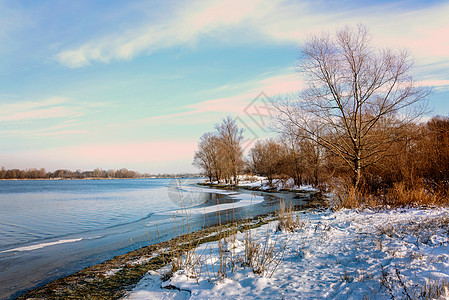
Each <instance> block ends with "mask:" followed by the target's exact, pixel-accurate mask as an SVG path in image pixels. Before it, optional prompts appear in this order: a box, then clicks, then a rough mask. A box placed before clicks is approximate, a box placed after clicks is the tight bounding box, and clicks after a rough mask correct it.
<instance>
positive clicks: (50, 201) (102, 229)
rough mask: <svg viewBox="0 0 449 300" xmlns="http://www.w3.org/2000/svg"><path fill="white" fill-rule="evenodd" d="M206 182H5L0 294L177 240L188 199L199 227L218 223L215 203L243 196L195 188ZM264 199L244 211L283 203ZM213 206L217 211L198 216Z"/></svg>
mask: <svg viewBox="0 0 449 300" xmlns="http://www.w3.org/2000/svg"><path fill="white" fill-rule="evenodd" d="M198 181H199V180H193V181H192V180H191V181H190V182H185V181H184V182H183V188H182V189H181V190H179V188H178V186H177V183H178V182H177V181H175V180H173V179H123V180H120V179H116V180H38V181H0V299H4V298H14V297H15V296H17V295H19V294H20V293H21V292H23V291H24V290H26V289H29V288H32V287H35V286H37V285H40V284H43V283H45V282H48V281H50V280H53V279H56V278H58V277H61V276H65V275H68V274H71V273H73V272H76V271H78V270H81V269H82V268H84V267H87V266H90V265H93V264H96V263H100V262H102V261H105V260H107V259H110V258H112V257H114V256H116V255H119V254H123V253H126V252H129V251H131V250H133V249H136V248H138V247H141V246H145V245H148V244H152V243H155V242H157V241H158V240H159V239H162V240H167V239H170V238H172V237H173V221H172V220H171V219H170V218H171V217H172V216H173V215H174V214H175V213H176V211H177V210H179V209H180V208H181V201H180V199H183V206H191V207H197V209H196V211H197V212H196V214H193V218H192V223H193V224H192V229H199V228H202V227H204V226H207V225H208V224H213V223H215V222H216V219H217V217H216V216H217V215H216V214H214V213H210V208H212V210H213V207H212V206H215V205H216V204H217V203H223V204H222V206H223V207H226V205H229V202H234V201H235V202H236V203H237V202H239V201H240V200H239V199H238V196H237V197H234V198H232V197H230V196H229V195H224V194H223V193H224V192H223V193H221V192H219V191H214V190H210V189H207V188H198V187H194V184H193V183H194V182H198ZM184 187H185V188H186V189H184ZM181 195H182V196H181ZM257 197H258V199H259V202H258V203H257V205H252V207H251V209H250V210H248V208H247V207H245V205H241V207H239V209H237V210H236V212H238V213H239V214H241V215H248V211H250V212H251V214H262V213H267V212H270V211H271V210H272V209H273V208H272V205H273V203H276V202H277V200H276V199H277V198H276V197H275V196H272V195H269V194H264V193H259V196H257ZM231 198H232V199H231ZM236 198H237V199H236ZM246 198H248V195H246ZM246 201H247V200H246ZM227 203H228V204H227ZM244 203H246V202H245V200H244V197H243V196H242V198H241V201H240V204H244ZM206 206H208V207H207V208H209V210H208V212H209V213H206V214H201V213H198V212H201V211H202V207H206ZM204 211H205V212H206V210H204ZM156 224H157V226H158V228H157V229H156V226H155V225H156Z"/></svg>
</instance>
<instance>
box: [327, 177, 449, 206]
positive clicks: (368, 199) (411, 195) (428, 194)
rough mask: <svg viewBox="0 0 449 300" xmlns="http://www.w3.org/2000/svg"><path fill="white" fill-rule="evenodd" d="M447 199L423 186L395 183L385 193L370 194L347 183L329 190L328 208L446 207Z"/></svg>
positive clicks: (448, 202)
mask: <svg viewBox="0 0 449 300" xmlns="http://www.w3.org/2000/svg"><path fill="white" fill-rule="evenodd" d="M448 204H449V198H448V197H447V196H445V195H443V194H442V193H438V192H432V191H430V190H428V189H426V187H425V185H424V184H419V183H417V184H415V185H414V186H411V187H407V186H406V185H405V184H404V183H401V182H400V183H395V184H394V185H393V187H391V188H389V189H388V190H386V191H382V192H377V193H375V194H373V193H370V192H369V191H368V189H366V188H364V187H363V186H362V187H359V188H355V187H354V186H352V184H349V183H347V182H343V183H341V182H340V183H338V184H334V185H333V186H332V188H331V199H330V203H329V206H330V207H331V208H332V209H335V210H340V209H343V208H347V209H354V208H366V207H370V208H376V207H386V206H387V207H389V208H392V207H416V206H427V207H429V206H446V205H448Z"/></svg>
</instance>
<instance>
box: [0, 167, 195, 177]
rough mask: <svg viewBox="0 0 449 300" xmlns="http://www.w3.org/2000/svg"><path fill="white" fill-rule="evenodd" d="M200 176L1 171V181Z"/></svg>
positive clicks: (111, 171)
mask: <svg viewBox="0 0 449 300" xmlns="http://www.w3.org/2000/svg"><path fill="white" fill-rule="evenodd" d="M195 176H198V174H149V173H144V174H141V173H139V172H136V171H132V170H128V169H126V168H122V169H119V170H113V169H109V170H103V169H101V168H96V169H95V170H93V171H81V170H76V171H70V170H65V169H59V170H56V171H54V172H47V171H46V170H45V169H44V168H41V169H35V168H31V169H26V170H19V169H10V170H6V169H5V168H4V167H2V168H1V170H0V179H116V178H123V179H125V178H172V177H177V178H178V177H195Z"/></svg>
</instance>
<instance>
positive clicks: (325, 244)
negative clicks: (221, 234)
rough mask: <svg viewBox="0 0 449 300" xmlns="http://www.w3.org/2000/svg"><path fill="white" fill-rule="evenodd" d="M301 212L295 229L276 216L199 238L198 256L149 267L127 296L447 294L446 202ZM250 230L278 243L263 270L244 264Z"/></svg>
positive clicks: (261, 240)
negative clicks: (164, 268)
mask: <svg viewBox="0 0 449 300" xmlns="http://www.w3.org/2000/svg"><path fill="white" fill-rule="evenodd" d="M296 214H297V215H299V217H300V219H301V226H299V227H298V228H297V229H296V230H295V231H294V232H283V231H281V232H279V231H277V230H276V228H277V221H273V222H270V223H268V224H266V225H264V226H262V227H259V228H256V229H253V230H251V231H249V232H250V235H249V234H248V233H237V234H236V235H235V236H233V237H232V238H228V240H227V241H226V242H223V243H220V244H219V243H218V242H212V243H208V244H202V245H200V246H199V247H198V248H197V249H196V252H195V253H196V255H197V256H198V257H200V260H201V263H199V264H197V265H195V266H193V267H192V266H191V268H188V269H184V270H179V271H177V272H175V273H174V275H173V277H172V278H171V279H169V280H168V281H166V282H161V279H160V278H161V276H160V275H158V274H157V273H155V272H150V273H148V274H147V275H146V276H145V277H144V278H143V279H142V280H141V281H140V283H139V284H138V285H137V286H136V287H135V289H134V290H133V291H132V292H131V293H129V294H128V295H127V298H128V299H188V298H190V299H319V298H322V299H363V298H367V299H393V298H395V299H404V298H408V296H410V298H419V297H420V296H423V295H424V291H425V287H426V286H427V287H429V286H431V287H436V286H438V285H439V286H440V287H441V288H440V290H441V292H442V293H443V294H444V295H449V291H448V290H447V286H449V283H448V282H449V252H448V249H449V209H448V208H432V209H418V208H413V209H396V210H383V211H373V210H363V211H357V210H341V211H336V212H333V211H321V212H314V211H307V212H297V213H296ZM249 236H250V238H251V240H252V241H253V242H254V243H255V244H257V245H259V247H260V248H259V249H262V250H263V249H265V250H264V251H265V252H264V253H265V254H266V255H265V256H268V254H267V253H270V249H271V250H273V251H272V253H273V257H272V259H271V260H268V262H266V264H265V269H263V270H262V271H261V272H256V273H258V274H256V273H255V272H254V271H253V269H254V268H252V267H250V266H247V265H245V264H244V262H245V239H246V240H248V237H249ZM219 247H221V249H224V251H221V252H220V251H219ZM223 247H224V248H223ZM260 253H262V254H263V251H262V252H260ZM220 255H221V256H222V257H223V255H224V257H225V259H224V262H225V263H226V269H225V273H226V276H223V277H224V278H222V279H220V278H218V276H216V275H214V274H217V273H218V270H219V266H220ZM263 256H264V255H259V257H258V259H259V260H260V259H262V258H264V257H263ZM261 257H262V258H261ZM265 258H266V257H265ZM222 261H223V260H222ZM211 281H212V282H211ZM163 287H170V288H171V289H167V288H163ZM430 298H438V297H437V296H435V295H434V296H433V297H432V296H430V297H429V299H430ZM439 298H440V299H449V297H446V298H445V297H443V296H439Z"/></svg>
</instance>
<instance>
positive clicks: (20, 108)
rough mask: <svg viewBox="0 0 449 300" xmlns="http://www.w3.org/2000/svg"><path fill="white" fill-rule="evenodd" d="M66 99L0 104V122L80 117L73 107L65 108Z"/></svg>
mask: <svg viewBox="0 0 449 300" xmlns="http://www.w3.org/2000/svg"><path fill="white" fill-rule="evenodd" d="M68 102H69V100H68V99H67V98H50V99H47V100H44V101H23V102H21V101H16V102H13V103H5V104H0V122H14V121H23V120H27V121H30V120H37V119H51V118H67V117H76V116H80V115H82V113H80V111H79V110H78V109H76V108H73V107H67V106H66V104H67V103H68Z"/></svg>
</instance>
